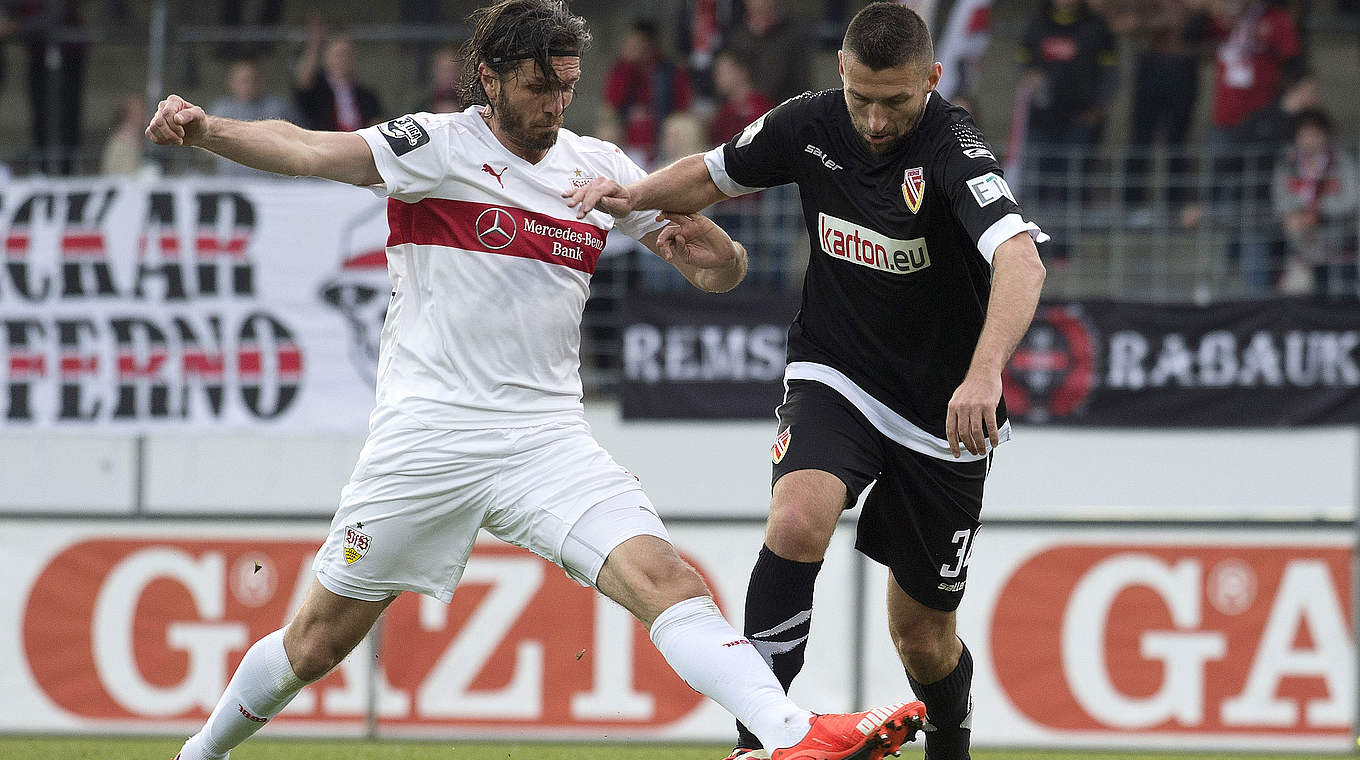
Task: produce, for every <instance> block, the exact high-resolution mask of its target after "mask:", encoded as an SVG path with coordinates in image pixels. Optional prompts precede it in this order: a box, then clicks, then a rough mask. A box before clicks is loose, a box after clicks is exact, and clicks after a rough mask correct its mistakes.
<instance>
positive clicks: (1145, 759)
mask: <svg viewBox="0 0 1360 760" xmlns="http://www.w3.org/2000/svg"><path fill="white" fill-rule="evenodd" d="M729 749H730V747H727V746H723V745H694V744H624V743H618V744H587V743H577V744H546V743H544V744H530V743H521V744H512V743H487V742H454V741H423V742H409V741H394V740H393V741H386V740H385V741H360V740H344V741H312V740H301V739H297V740H295V739H268V738H256V739H252V740H250V741H249V742H247V743H245V744H244V745H242V746H241V747H240V748H239V749H236V750H234V751H233V752H232V753H231V760H722V757H723V756H724V755H726V754H727V752H728V750H729ZM178 750H179V741H178V740H176V739H164V738H161V739H136V738H122V737H114V738H68V737H0V759H3V760H11V759H12V760H171V758H173V757H174V755H175V752H176V751H178ZM920 756H921V755H920V748H919V745H916V746H913V747H909V748H907V749H905V750H904V751H903V752H902V757H903V758H905V759H906V760H917V759H918V758H920ZM973 757H974V758H975V760H1266V758H1269V760H1317V756H1316V755H1279V754H1270V755H1253V754H1210V753H1174V754H1173V753H1155V752H1090V751H1071V752H1068V751H1064V752H1059V751H1032V750H974V751H973Z"/></svg>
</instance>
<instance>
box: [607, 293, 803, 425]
mask: <svg viewBox="0 0 1360 760" xmlns="http://www.w3.org/2000/svg"><path fill="white" fill-rule="evenodd" d="M623 308H624V314H625V319H624V322H623V326H622V328H621V331H620V335H621V338H622V341H623V347H622V368H621V372H620V375H621V376H622V377H621V380H620V396H621V397H622V402H623V404H622V405H623V416H624V417H626V418H632V419H646V418H666V417H678V418H762V419H769V418H772V417H774V408H775V407H776V406H778V405H779V403H780V400H781V399H783V397H784V386H783V378H784V349H785V346H786V344H787V342H788V327H789V322H790V321H791V320H792V319H793V316H794V314H796V313H797V311H798V301H797V296H796V294H749V295H748V294H740V293H727V294H719V295H713V294H707V293H700V292H699V291H697V290H696V291H687V292H681V293H633V294H630V296H629V298H628V299H627V300H626V301H625V302H624V307H623Z"/></svg>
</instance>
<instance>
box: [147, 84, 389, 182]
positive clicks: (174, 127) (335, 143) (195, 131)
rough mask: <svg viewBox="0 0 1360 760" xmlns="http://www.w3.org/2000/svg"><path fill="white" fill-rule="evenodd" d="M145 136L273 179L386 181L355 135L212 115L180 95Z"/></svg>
mask: <svg viewBox="0 0 1360 760" xmlns="http://www.w3.org/2000/svg"><path fill="white" fill-rule="evenodd" d="M146 136H147V137H148V138H149V139H150V140H151V142H153V143H156V144H157V145H191V146H196V147H199V148H203V149H204V150H207V151H211V152H213V153H216V154H217V155H219V156H222V157H223V158H227V159H230V160H232V161H235V162H236V163H238V164H244V165H246V166H249V167H252V168H255V169H262V170H264V171H267V172H273V173H275V174H286V175H289V176H294V177H322V178H324V179H330V180H335V181H336V182H346V183H349V184H351V185H378V184H382V181H383V179H382V175H381V174H379V173H378V166H377V164H376V163H374V161H373V152H372V151H371V150H370V149H369V147H368V143H367V142H365V141H364V138H363V137H361V136H359V135H357V134H354V133H353V132H317V131H313V130H307V129H303V128H301V127H299V126H296V125H294V124H289V123H288V122H286V121H278V120H271V121H237V120H235V119H226V118H223V117H220V116H209V115H207V114H206V113H204V112H203V109H202V108H199V107H198V106H196V105H194V104H192V103H190V102H188V101H187V100H184V99H183V98H181V97H179V96H178V95H171V96H170V97H168V98H166V99H165V100H162V101H161V102H160V105H159V106H157V108H156V115H155V116H153V117H152V118H151V123H150V124H149V125H148V126H147V128H146Z"/></svg>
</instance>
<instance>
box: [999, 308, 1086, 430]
mask: <svg viewBox="0 0 1360 760" xmlns="http://www.w3.org/2000/svg"><path fill="white" fill-rule="evenodd" d="M1095 346H1096V340H1095V338H1094V334H1093V331H1092V329H1091V327H1090V325H1089V324H1088V323H1087V321H1086V319H1085V318H1083V316H1082V314H1081V311H1080V309H1079V308H1078V307H1075V306H1049V307H1045V308H1041V309H1039V311H1038V312H1037V313H1035V315H1034V323H1033V324H1031V325H1030V328H1029V332H1027V333H1025V337H1024V339H1023V340H1021V341H1020V345H1019V346H1018V347H1017V348H1016V349H1015V354H1014V355H1013V356H1012V357H1011V362H1010V365H1009V366H1008V367H1007V368H1006V372H1005V373H1004V374H1003V375H1002V384H1003V386H1004V390H1005V396H1006V410H1007V412H1008V413H1009V414H1010V415H1011V416H1012V417H1023V418H1024V419H1027V420H1031V421H1034V422H1045V421H1048V420H1054V419H1061V418H1063V417H1067V416H1069V415H1071V414H1073V413H1074V412H1077V411H1078V410H1080V409H1081V408H1082V405H1083V404H1084V403H1085V401H1086V398H1087V396H1089V395H1090V393H1091V388H1092V386H1093V384H1094V383H1095V361H1096V357H1095Z"/></svg>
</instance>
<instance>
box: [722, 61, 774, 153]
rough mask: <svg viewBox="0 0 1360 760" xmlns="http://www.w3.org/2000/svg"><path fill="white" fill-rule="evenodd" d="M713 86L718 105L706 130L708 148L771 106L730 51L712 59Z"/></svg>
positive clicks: (771, 101)
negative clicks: (716, 93) (720, 101)
mask: <svg viewBox="0 0 1360 760" xmlns="http://www.w3.org/2000/svg"><path fill="white" fill-rule="evenodd" d="M713 87H714V89H715V90H717V92H718V97H720V98H722V103H721V104H720V105H719V106H718V111H717V113H715V114H714V115H713V122H712V123H711V124H709V127H708V141H709V143H710V144H712V145H721V144H722V143H725V142H727V141H728V140H729V139H731V138H732V135H735V134H736V133H738V132H740V131H741V130H743V129H745V128H746V125H747V124H750V123H751V122H753V121H755V120H756V119H758V118H760V115H761V114H763V113H765V112H766V111H768V110H770V109H771V108H774V106H775V104H774V101H773V100H771V99H770V96H769V95H766V94H765V93H763V92H761V91H760V90H757V89H756V87H755V85H754V84H752V82H751V69H750V67H749V66H747V65H746V62H745V61H743V60H742V59H741V58H740V57H738V56H737V54H736V53H735V52H734V51H732V50H730V49H723V50H720V51H718V55H717V56H715V57H714V61H713Z"/></svg>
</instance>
